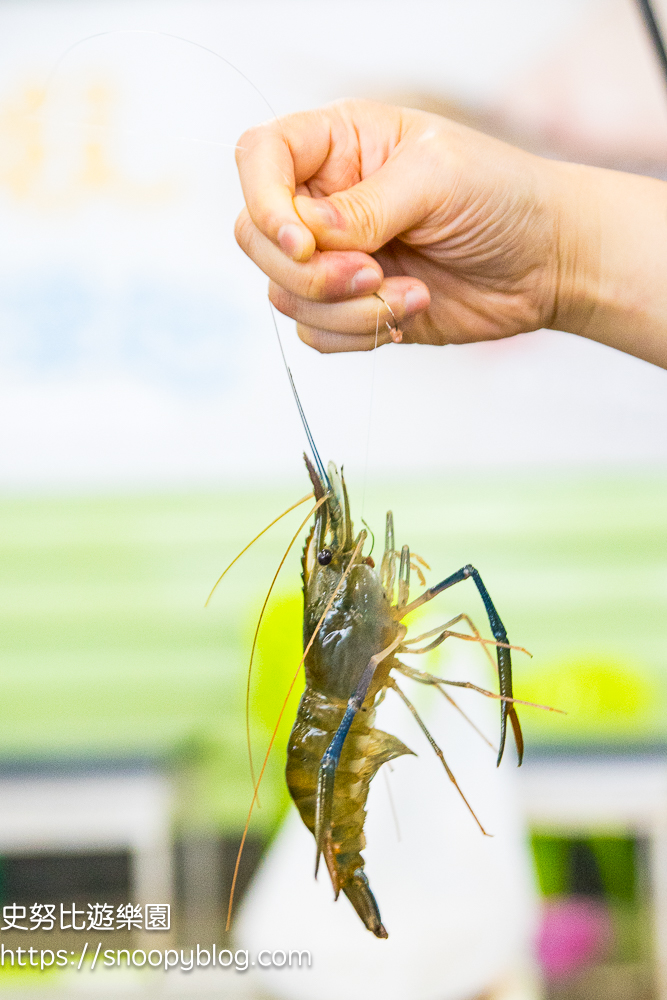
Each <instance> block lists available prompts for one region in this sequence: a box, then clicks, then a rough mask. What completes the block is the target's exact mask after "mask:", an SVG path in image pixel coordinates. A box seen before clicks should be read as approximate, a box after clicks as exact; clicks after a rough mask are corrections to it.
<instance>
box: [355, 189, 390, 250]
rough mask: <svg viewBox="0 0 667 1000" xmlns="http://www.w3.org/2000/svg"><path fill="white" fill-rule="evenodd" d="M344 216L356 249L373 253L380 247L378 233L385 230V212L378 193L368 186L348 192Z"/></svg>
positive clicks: (380, 242)
mask: <svg viewBox="0 0 667 1000" xmlns="http://www.w3.org/2000/svg"><path fill="white" fill-rule="evenodd" d="M346 201H347V203H346V206H345V207H346V211H345V214H346V216H347V218H348V220H349V223H348V225H349V228H350V229H351V230H352V231H353V232H354V234H355V243H356V244H357V246H356V249H359V250H362V251H364V252H365V253H374V252H375V251H376V250H379V248H380V247H381V246H382V240H381V239H380V238H378V233H382V232H384V229H385V224H384V223H385V211H384V206H383V204H382V199H381V198H380V195H379V194H378V192H377V191H376V190H375V189H374V188H373V187H370V186H369V185H363V184H362V185H360V186H359V190H357V191H354V190H352V191H350V192H349V193H348V195H347V198H346Z"/></svg>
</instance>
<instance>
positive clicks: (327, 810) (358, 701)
mask: <svg viewBox="0 0 667 1000" xmlns="http://www.w3.org/2000/svg"><path fill="white" fill-rule="evenodd" d="M406 631H407V630H406V628H405V626H401V627H400V632H399V635H398V636H397V637H396V639H394V641H393V642H392V643H390V645H389V646H387V647H386V649H382V650H380V652H379V653H375V654H374V655H373V656H371V658H370V660H369V661H368V663H367V665H366V666H365V667H364V672H363V673H362V675H361V678H360V680H359V683H358V684H357V686H356V688H355V689H354V691H353V692H352V694H351V696H350V699H349V701H348V703H347V708H346V709H345V714H344V715H343V718H342V719H341V722H340V725H339V726H338V729H337V730H336V732H335V733H334V737H333V739H332V741H331V743H330V744H329V746H328V747H327V749H326V750H325V752H324V756H323V757H322V760H321V761H320V768H319V771H318V774H317V792H316V796H317V797H316V803H315V847H316V857H315V877H316V878H317V871H318V869H319V865H320V857H321V855H322V854H323V853H324V851H325V849H326V843H327V837H328V836H329V832H330V829H331V816H332V812H333V800H334V794H333V793H334V782H335V780H336V768H337V767H338V764H339V762H340V755H341V753H342V752H343V744H344V743H345V738H346V737H347V734H348V733H349V731H350V727H351V726H352V723H353V722H354V717H355V715H356V714H357V712H358V711H359V709H360V708H361V707H362V705H363V703H364V701H365V700H366V695H367V694H368V689H369V687H370V685H371V681H372V680H373V675H374V674H375V670H376V668H377V665H378V664H379V663H381V662H382V660H384V659H385V657H387V656H389V654H390V653H393V651H394V650H395V649H396V647H397V646H400V644H401V643H402V641H403V639H404V638H405V635H406Z"/></svg>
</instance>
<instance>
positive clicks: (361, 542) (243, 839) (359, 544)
mask: <svg viewBox="0 0 667 1000" xmlns="http://www.w3.org/2000/svg"><path fill="white" fill-rule="evenodd" d="M323 499H324V498H323ZM365 541H366V535H365V533H364V532H362V537H361V538H360V539H359V541H358V542H357V544H356V547H355V550H354V552H353V553H352V558H351V559H350V561H349V563H348V564H347V566H346V568H345V572H344V573H343V575H342V576H341V578H340V580H339V581H338V585H337V586H336V588H335V590H334V592H333V593H332V595H331V597H330V598H329V600H328V602H327V606H326V607H325V609H324V611H323V612H322V617H321V618H320V620H319V621H318V623H317V625H316V626H315V630H314V632H313V634H312V635H311V637H310V639H309V640H308V642H307V643H306V648H305V649H304V651H303V656H302V657H301V659H300V660H299V666H298V667H297V668H296V673H295V674H294V677H293V678H292V682H291V684H290V686H289V688H288V691H287V694H286V695H285V700H284V701H283V706H282V708H281V709H280V712H279V714H278V719H277V721H276V724H275V727H274V730H273V734H272V736H271V739H270V740H269V745H268V747H267V750H266V754H265V755H264V761H263V763H262V768H261V770H260V772H259V777H258V779H257V784H256V785H255V791H254V794H253V797H252V802H251V803H250V809H249V810H248V818H247V819H246V822H245V827H244V830H243V835H242V837H241V843H240V845H239V850H238V854H237V855H236V865H235V866H234V875H233V877H232V887H231V889H230V891H229V905H228V907H227V923H226V925H225V930H226V931H228V930H229V927H230V924H231V922H232V909H233V906H234V894H235V892H236V881H237V878H238V874H239V865H240V864H241V857H242V855H243V848H244V846H245V842H246V838H247V836H248V828H249V826H250V819H251V817H252V814H253V810H254V808H255V803H256V802H257V796H258V795H259V786H260V784H261V781H262V778H263V777H264V772H265V770H266V765H267V764H268V762H269V756H270V754H271V750H272V749H273V744H274V743H275V740H276V736H277V735H278V729H279V727H280V723H281V720H282V717H283V715H284V714H285V709H286V708H287V702H288V701H289V696H290V695H291V693H292V688H293V687H294V685H295V684H296V681H297V678H298V676H299V673H300V671H301V667H302V665H303V663H304V662H305V659H306V657H307V656H308V653H309V652H310V647H311V646H312V645H313V643H314V642H315V639H316V638H317V635H318V633H319V631H320V629H321V628H322V625H323V623H324V619H325V618H326V616H327V615H328V614H329V611H330V610H331V606H332V604H333V602H334V601H335V599H336V595H337V594H338V593H339V591H340V589H341V587H342V586H343V584H344V583H345V581H346V579H347V577H348V576H349V574H350V570H351V569H352V567H353V565H354V564H355V561H356V559H357V557H358V555H359V553H360V552H361V550H362V548H363V546H364V542H365Z"/></svg>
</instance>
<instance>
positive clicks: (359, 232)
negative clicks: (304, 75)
mask: <svg viewBox="0 0 667 1000" xmlns="http://www.w3.org/2000/svg"><path fill="white" fill-rule="evenodd" d="M406 114H407V117H406ZM431 118H432V116H429V115H420V114H419V113H418V112H411V113H406V112H404V111H403V110H402V109H399V108H391V107H389V106H387V105H382V104H376V103H373V102H366V101H346V102H340V103H338V104H335V105H330V106H328V107H325V108H321V109H318V110H315V111H307V112H302V113H300V114H296V115H289V116H288V117H286V118H282V119H277V120H275V121H273V122H269V123H267V124H265V125H262V126H259V127H258V128H254V129H250V130H249V131H248V132H246V133H245V134H244V135H243V136H241V138H240V140H239V148H238V150H237V163H238V167H239V174H240V177H241V184H242V187H243V193H244V196H245V199H246V205H247V208H248V212H249V215H250V218H251V219H252V221H253V222H254V224H255V226H256V227H257V229H258V230H259V231H260V232H261V233H263V234H264V235H265V236H266V237H267V238H268V239H269V240H270V241H271V242H272V243H273V244H274V245H276V246H279V247H280V248H281V249H282V250H283V252H284V253H285V254H287V255H288V256H289V257H290V258H291V259H292V260H295V261H300V262H304V261H306V260H309V259H310V257H311V256H312V254H313V252H314V249H315V247H316V246H317V247H318V248H319V249H320V250H363V251H365V252H367V253H373V252H374V251H375V250H377V249H378V248H379V247H381V246H382V245H383V244H384V243H386V242H387V241H388V240H390V239H392V238H393V237H395V236H397V235H398V234H400V233H402V232H404V231H405V230H407V229H408V228H410V227H411V226H413V225H415V224H417V223H419V222H420V221H421V220H422V219H423V218H424V217H425V215H426V214H428V212H429V211H430V210H431V209H432V207H433V205H434V204H437V203H438V197H439V195H441V194H442V192H441V191H440V190H439V188H440V187H441V185H438V184H437V183H436V178H437V176H438V171H437V170H435V169H434V162H433V158H434V153H433V142H432V140H433V136H434V132H433V128H432V127H430V122H431ZM436 160H437V157H436ZM406 177H409V178H412V182H411V183H408V184H406ZM436 188H438V190H435V189H436ZM313 195H314V197H313ZM434 199H435V200H434ZM440 200H441V199H440Z"/></svg>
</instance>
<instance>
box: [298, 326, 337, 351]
mask: <svg viewBox="0 0 667 1000" xmlns="http://www.w3.org/2000/svg"><path fill="white" fill-rule="evenodd" d="M296 332H297V334H298V337H299V340H301V341H302V342H303V343H304V344H306V345H307V346H308V347H312V348H313V350H314V351H317V352H318V353H319V354H334V353H335V352H336V350H337V348H336V347H335V346H334V342H333V341H334V340H335V338H332V337H331V335H330V334H329V333H327V331H326V330H317V329H316V328H315V327H312V326H305V325H304V324H303V323H297V327H296Z"/></svg>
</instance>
